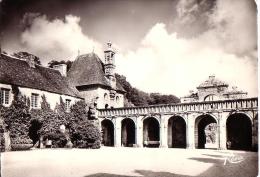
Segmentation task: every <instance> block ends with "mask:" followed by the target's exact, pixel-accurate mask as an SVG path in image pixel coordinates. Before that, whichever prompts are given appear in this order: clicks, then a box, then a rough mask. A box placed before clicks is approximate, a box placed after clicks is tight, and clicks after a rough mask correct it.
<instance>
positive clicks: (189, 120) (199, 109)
mask: <svg viewBox="0 0 260 177" xmlns="http://www.w3.org/2000/svg"><path fill="white" fill-rule="evenodd" d="M197 89H198V91H197V92H196V93H194V92H192V93H191V94H190V95H188V96H186V97H184V98H181V103H177V104H162V105H152V106H140V107H127V108H116V109H112V110H111V109H100V110H99V112H98V118H99V120H100V124H101V125H100V126H101V127H102V130H103V132H104V135H103V141H102V143H103V144H104V145H105V146H128V147H133V146H137V147H168V148H191V149H193V148H214V149H240V150H251V149H255V150H256V149H257V147H258V98H248V97H247V93H246V92H243V91H239V90H237V89H236V88H232V90H229V88H228V84H226V83H225V82H223V81H220V80H218V79H216V78H215V77H214V76H210V77H209V79H208V80H206V81H205V82H203V83H202V84H200V85H199V86H198V87H197Z"/></svg>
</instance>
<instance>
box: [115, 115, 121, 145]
mask: <svg viewBox="0 0 260 177" xmlns="http://www.w3.org/2000/svg"><path fill="white" fill-rule="evenodd" d="M114 140H115V147H121V118H119V117H117V118H116V120H115V129H114Z"/></svg>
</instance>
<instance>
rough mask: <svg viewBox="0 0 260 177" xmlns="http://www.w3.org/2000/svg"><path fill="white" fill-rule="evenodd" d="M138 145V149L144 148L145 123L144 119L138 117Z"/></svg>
mask: <svg viewBox="0 0 260 177" xmlns="http://www.w3.org/2000/svg"><path fill="white" fill-rule="evenodd" d="M136 145H137V147H143V121H142V117H138V118H137V120H136Z"/></svg>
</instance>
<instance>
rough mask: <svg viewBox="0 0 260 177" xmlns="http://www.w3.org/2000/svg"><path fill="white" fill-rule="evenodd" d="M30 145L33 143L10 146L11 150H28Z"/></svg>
mask: <svg viewBox="0 0 260 177" xmlns="http://www.w3.org/2000/svg"><path fill="white" fill-rule="evenodd" d="M32 146H33V144H12V145H11V148H12V151H25V150H30V148H31V147H32Z"/></svg>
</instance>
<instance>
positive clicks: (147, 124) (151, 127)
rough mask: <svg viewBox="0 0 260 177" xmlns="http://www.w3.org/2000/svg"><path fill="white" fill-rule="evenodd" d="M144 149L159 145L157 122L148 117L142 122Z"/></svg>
mask: <svg viewBox="0 0 260 177" xmlns="http://www.w3.org/2000/svg"><path fill="white" fill-rule="evenodd" d="M143 137H144V139H143V140H144V141H143V144H144V147H159V145H160V126H159V122H158V121H157V120H156V119H155V118H153V117H149V118H146V119H145V120H144V121H143Z"/></svg>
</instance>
